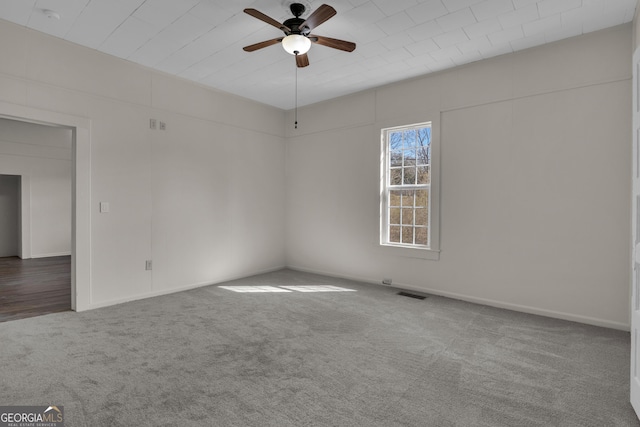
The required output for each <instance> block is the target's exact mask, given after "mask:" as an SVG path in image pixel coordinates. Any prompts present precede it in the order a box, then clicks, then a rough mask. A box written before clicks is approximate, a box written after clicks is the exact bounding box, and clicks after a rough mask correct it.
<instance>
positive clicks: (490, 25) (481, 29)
mask: <svg viewBox="0 0 640 427" xmlns="http://www.w3.org/2000/svg"><path fill="white" fill-rule="evenodd" d="M502 29H503V28H502V25H500V22H498V20H497V19H496V18H493V19H488V20H486V21H482V22H476V23H475V24H471V25H467V26H466V27H464V32H465V33H467V35H468V36H469V38H470V39H475V38H476V37H482V36H486V35H487V34H491V33H497V32H498V31H502Z"/></svg>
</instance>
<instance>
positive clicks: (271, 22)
mask: <svg viewBox="0 0 640 427" xmlns="http://www.w3.org/2000/svg"><path fill="white" fill-rule="evenodd" d="M244 13H246V14H247V15H251V16H253V17H254V18H258V19H259V20H261V21H263V22H266V23H267V24H269V25H273V26H274V27H276V28H277V29H279V30H282V31H284V32H286V33H290V32H291V29H290V28H289V27H287V26H285V25H284V24H281V23H280V22H278V21H276V20H275V19H273V18H271V17H269V16H267V15H265V14H264V13H262V12H260V11H259V10H255V9H245V10H244Z"/></svg>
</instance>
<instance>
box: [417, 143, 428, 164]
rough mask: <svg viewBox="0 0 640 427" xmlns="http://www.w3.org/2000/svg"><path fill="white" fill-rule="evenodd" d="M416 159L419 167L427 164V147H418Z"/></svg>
mask: <svg viewBox="0 0 640 427" xmlns="http://www.w3.org/2000/svg"><path fill="white" fill-rule="evenodd" d="M416 159H417V163H418V164H419V165H428V164H429V149H428V148H427V147H418V149H417V150H416Z"/></svg>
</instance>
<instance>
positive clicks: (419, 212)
mask: <svg viewBox="0 0 640 427" xmlns="http://www.w3.org/2000/svg"><path fill="white" fill-rule="evenodd" d="M428 214H429V211H428V210H427V209H425V208H421V209H416V212H415V216H416V225H427V219H428Z"/></svg>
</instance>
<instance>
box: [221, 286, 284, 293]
mask: <svg viewBox="0 0 640 427" xmlns="http://www.w3.org/2000/svg"><path fill="white" fill-rule="evenodd" d="M218 287H219V288H222V289H227V290H229V291H233V292H291V291H289V290H287V289H282V288H277V287H275V286H218Z"/></svg>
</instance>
